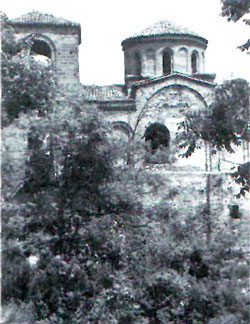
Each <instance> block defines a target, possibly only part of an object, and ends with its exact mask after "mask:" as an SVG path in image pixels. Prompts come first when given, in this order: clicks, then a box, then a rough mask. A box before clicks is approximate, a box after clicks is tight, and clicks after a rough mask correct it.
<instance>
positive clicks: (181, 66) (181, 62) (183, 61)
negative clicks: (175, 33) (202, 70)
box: [176, 47, 188, 73]
mask: <svg viewBox="0 0 250 324" xmlns="http://www.w3.org/2000/svg"><path fill="white" fill-rule="evenodd" d="M187 58H188V51H187V49H186V48H185V47H181V48H180V49H179V50H178V53H177V58H176V65H177V66H176V70H177V71H179V72H182V73H187V72H188V59H187Z"/></svg>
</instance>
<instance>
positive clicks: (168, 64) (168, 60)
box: [163, 49, 173, 74]
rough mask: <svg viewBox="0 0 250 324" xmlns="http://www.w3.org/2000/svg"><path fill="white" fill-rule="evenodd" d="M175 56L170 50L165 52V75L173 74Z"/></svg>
mask: <svg viewBox="0 0 250 324" xmlns="http://www.w3.org/2000/svg"><path fill="white" fill-rule="evenodd" d="M172 65H173V55H172V52H171V51H170V50H169V49H168V50H166V51H164V52H163V74H170V73H171V72H172Z"/></svg>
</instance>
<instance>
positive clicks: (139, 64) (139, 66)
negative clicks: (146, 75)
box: [134, 53, 141, 75]
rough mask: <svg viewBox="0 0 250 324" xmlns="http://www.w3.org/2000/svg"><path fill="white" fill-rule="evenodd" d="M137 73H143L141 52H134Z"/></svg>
mask: <svg viewBox="0 0 250 324" xmlns="http://www.w3.org/2000/svg"><path fill="white" fill-rule="evenodd" d="M134 62H135V70H134V72H135V75H141V56H140V54H139V53H135V54H134Z"/></svg>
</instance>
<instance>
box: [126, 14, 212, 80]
mask: <svg viewBox="0 0 250 324" xmlns="http://www.w3.org/2000/svg"><path fill="white" fill-rule="evenodd" d="M207 43H208V41H207V40H206V39H205V38H203V37H201V36H199V35H198V34H197V33H194V32H192V31H190V30H189V29H187V28H185V27H182V26H179V25H178V24H176V23H174V22H172V21H167V20H162V21H159V22H158V23H156V24H154V25H152V26H149V27H147V28H145V29H143V30H142V31H140V32H138V33H136V34H134V35H133V36H131V37H129V38H126V39H125V40H124V41H123V42H122V47H123V51H124V56H125V80H127V81H128V80H129V82H134V81H136V80H141V79H145V78H146V79H151V78H154V77H159V76H163V75H167V74H171V73H174V72H179V73H184V74H192V75H194V74H197V73H199V74H200V73H204V66H205V59H204V57H205V50H206V48H207ZM127 81H126V82H127Z"/></svg>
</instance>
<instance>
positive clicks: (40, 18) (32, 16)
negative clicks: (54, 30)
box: [10, 11, 80, 27]
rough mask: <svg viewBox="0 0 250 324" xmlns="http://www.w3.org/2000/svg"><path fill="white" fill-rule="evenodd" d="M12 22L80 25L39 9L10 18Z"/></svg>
mask: <svg viewBox="0 0 250 324" xmlns="http://www.w3.org/2000/svg"><path fill="white" fill-rule="evenodd" d="M10 22H11V23H12V24H45V25H46V24H47V25H64V26H77V27H78V26H80V24H78V23H75V22H72V21H70V20H66V19H64V18H57V17H55V16H53V15H50V14H47V13H41V12H39V11H32V12H29V13H27V14H25V15H22V16H20V17H18V18H15V19H11V20H10Z"/></svg>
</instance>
